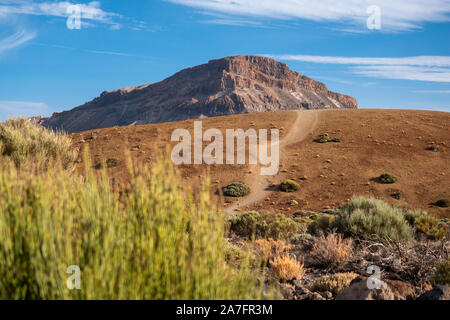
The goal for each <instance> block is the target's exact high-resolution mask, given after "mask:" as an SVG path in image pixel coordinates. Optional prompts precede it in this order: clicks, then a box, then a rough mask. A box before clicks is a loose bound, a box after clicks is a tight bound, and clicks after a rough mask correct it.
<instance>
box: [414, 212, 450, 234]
mask: <svg viewBox="0 0 450 320" xmlns="http://www.w3.org/2000/svg"><path fill="white" fill-rule="evenodd" d="M414 225H415V227H416V228H417V231H419V232H421V233H423V234H424V235H425V236H426V237H427V238H428V239H430V240H439V239H442V238H443V237H445V235H446V234H447V232H448V231H447V226H446V225H445V224H444V223H441V222H440V221H439V220H438V219H436V218H435V217H433V216H430V215H427V214H424V215H421V216H420V217H418V218H416V219H415V221H414Z"/></svg>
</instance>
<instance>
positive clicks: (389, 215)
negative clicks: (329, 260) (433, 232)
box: [333, 197, 413, 241]
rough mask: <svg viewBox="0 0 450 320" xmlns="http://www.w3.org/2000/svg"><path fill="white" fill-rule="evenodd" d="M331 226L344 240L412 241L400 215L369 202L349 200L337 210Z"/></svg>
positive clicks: (379, 202) (398, 211)
mask: <svg viewBox="0 0 450 320" xmlns="http://www.w3.org/2000/svg"><path fill="white" fill-rule="evenodd" d="M333 225H334V227H335V228H337V229H338V230H339V232H341V233H344V234H345V235H346V236H355V237H362V238H368V239H384V238H388V239H391V240H397V241H409V240H411V239H412V238H413V230H412V227H411V226H410V225H409V224H408V222H407V221H406V219H405V217H404V211H403V210H402V209H400V208H397V207H392V206H390V205H389V204H388V203H387V202H385V201H384V200H378V199H373V198H359V197H353V198H352V199H351V201H350V202H349V203H348V204H344V205H342V206H341V207H340V209H339V213H338V216H337V217H336V219H335V220H334V223H333Z"/></svg>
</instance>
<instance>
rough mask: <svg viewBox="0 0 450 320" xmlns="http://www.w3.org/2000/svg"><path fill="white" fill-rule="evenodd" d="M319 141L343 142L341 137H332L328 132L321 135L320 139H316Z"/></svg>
mask: <svg viewBox="0 0 450 320" xmlns="http://www.w3.org/2000/svg"><path fill="white" fill-rule="evenodd" d="M316 142H318V143H328V142H341V139H339V138H330V135H329V134H328V133H324V134H322V135H320V137H319V139H317V140H316Z"/></svg>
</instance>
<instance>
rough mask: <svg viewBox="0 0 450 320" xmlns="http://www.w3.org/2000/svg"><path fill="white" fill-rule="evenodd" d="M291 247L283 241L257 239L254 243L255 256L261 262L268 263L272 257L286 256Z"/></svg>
mask: <svg viewBox="0 0 450 320" xmlns="http://www.w3.org/2000/svg"><path fill="white" fill-rule="evenodd" d="M291 247H292V246H291V245H289V244H287V243H286V242H285V241H283V240H273V239H272V238H270V239H269V240H266V239H258V240H256V241H255V250H256V254H257V256H258V257H259V258H261V260H263V261H268V260H269V259H272V258H274V257H278V256H280V255H282V254H286V253H287V252H288V251H289V249H290V248H291Z"/></svg>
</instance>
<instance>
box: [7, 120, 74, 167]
mask: <svg viewBox="0 0 450 320" xmlns="http://www.w3.org/2000/svg"><path fill="white" fill-rule="evenodd" d="M71 145H72V141H71V140H70V138H69V137H68V136H67V135H65V134H63V133H60V132H54V131H51V130H48V129H45V128H43V127H41V126H38V125H36V124H33V123H31V122H29V121H28V120H27V119H25V118H19V119H9V120H7V121H6V122H5V123H0V155H1V156H3V157H7V158H10V159H11V160H12V161H13V162H14V164H15V165H16V166H17V167H20V166H23V165H24V164H25V163H27V162H28V163H32V164H33V165H34V166H36V165H37V164H39V165H41V166H43V167H47V166H48V165H49V163H50V162H55V161H60V162H61V163H62V165H63V166H64V167H65V168H70V167H71V166H72V165H73V163H74V162H75V160H76V159H77V156H78V154H77V152H76V151H75V150H74V149H73V148H71Z"/></svg>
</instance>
